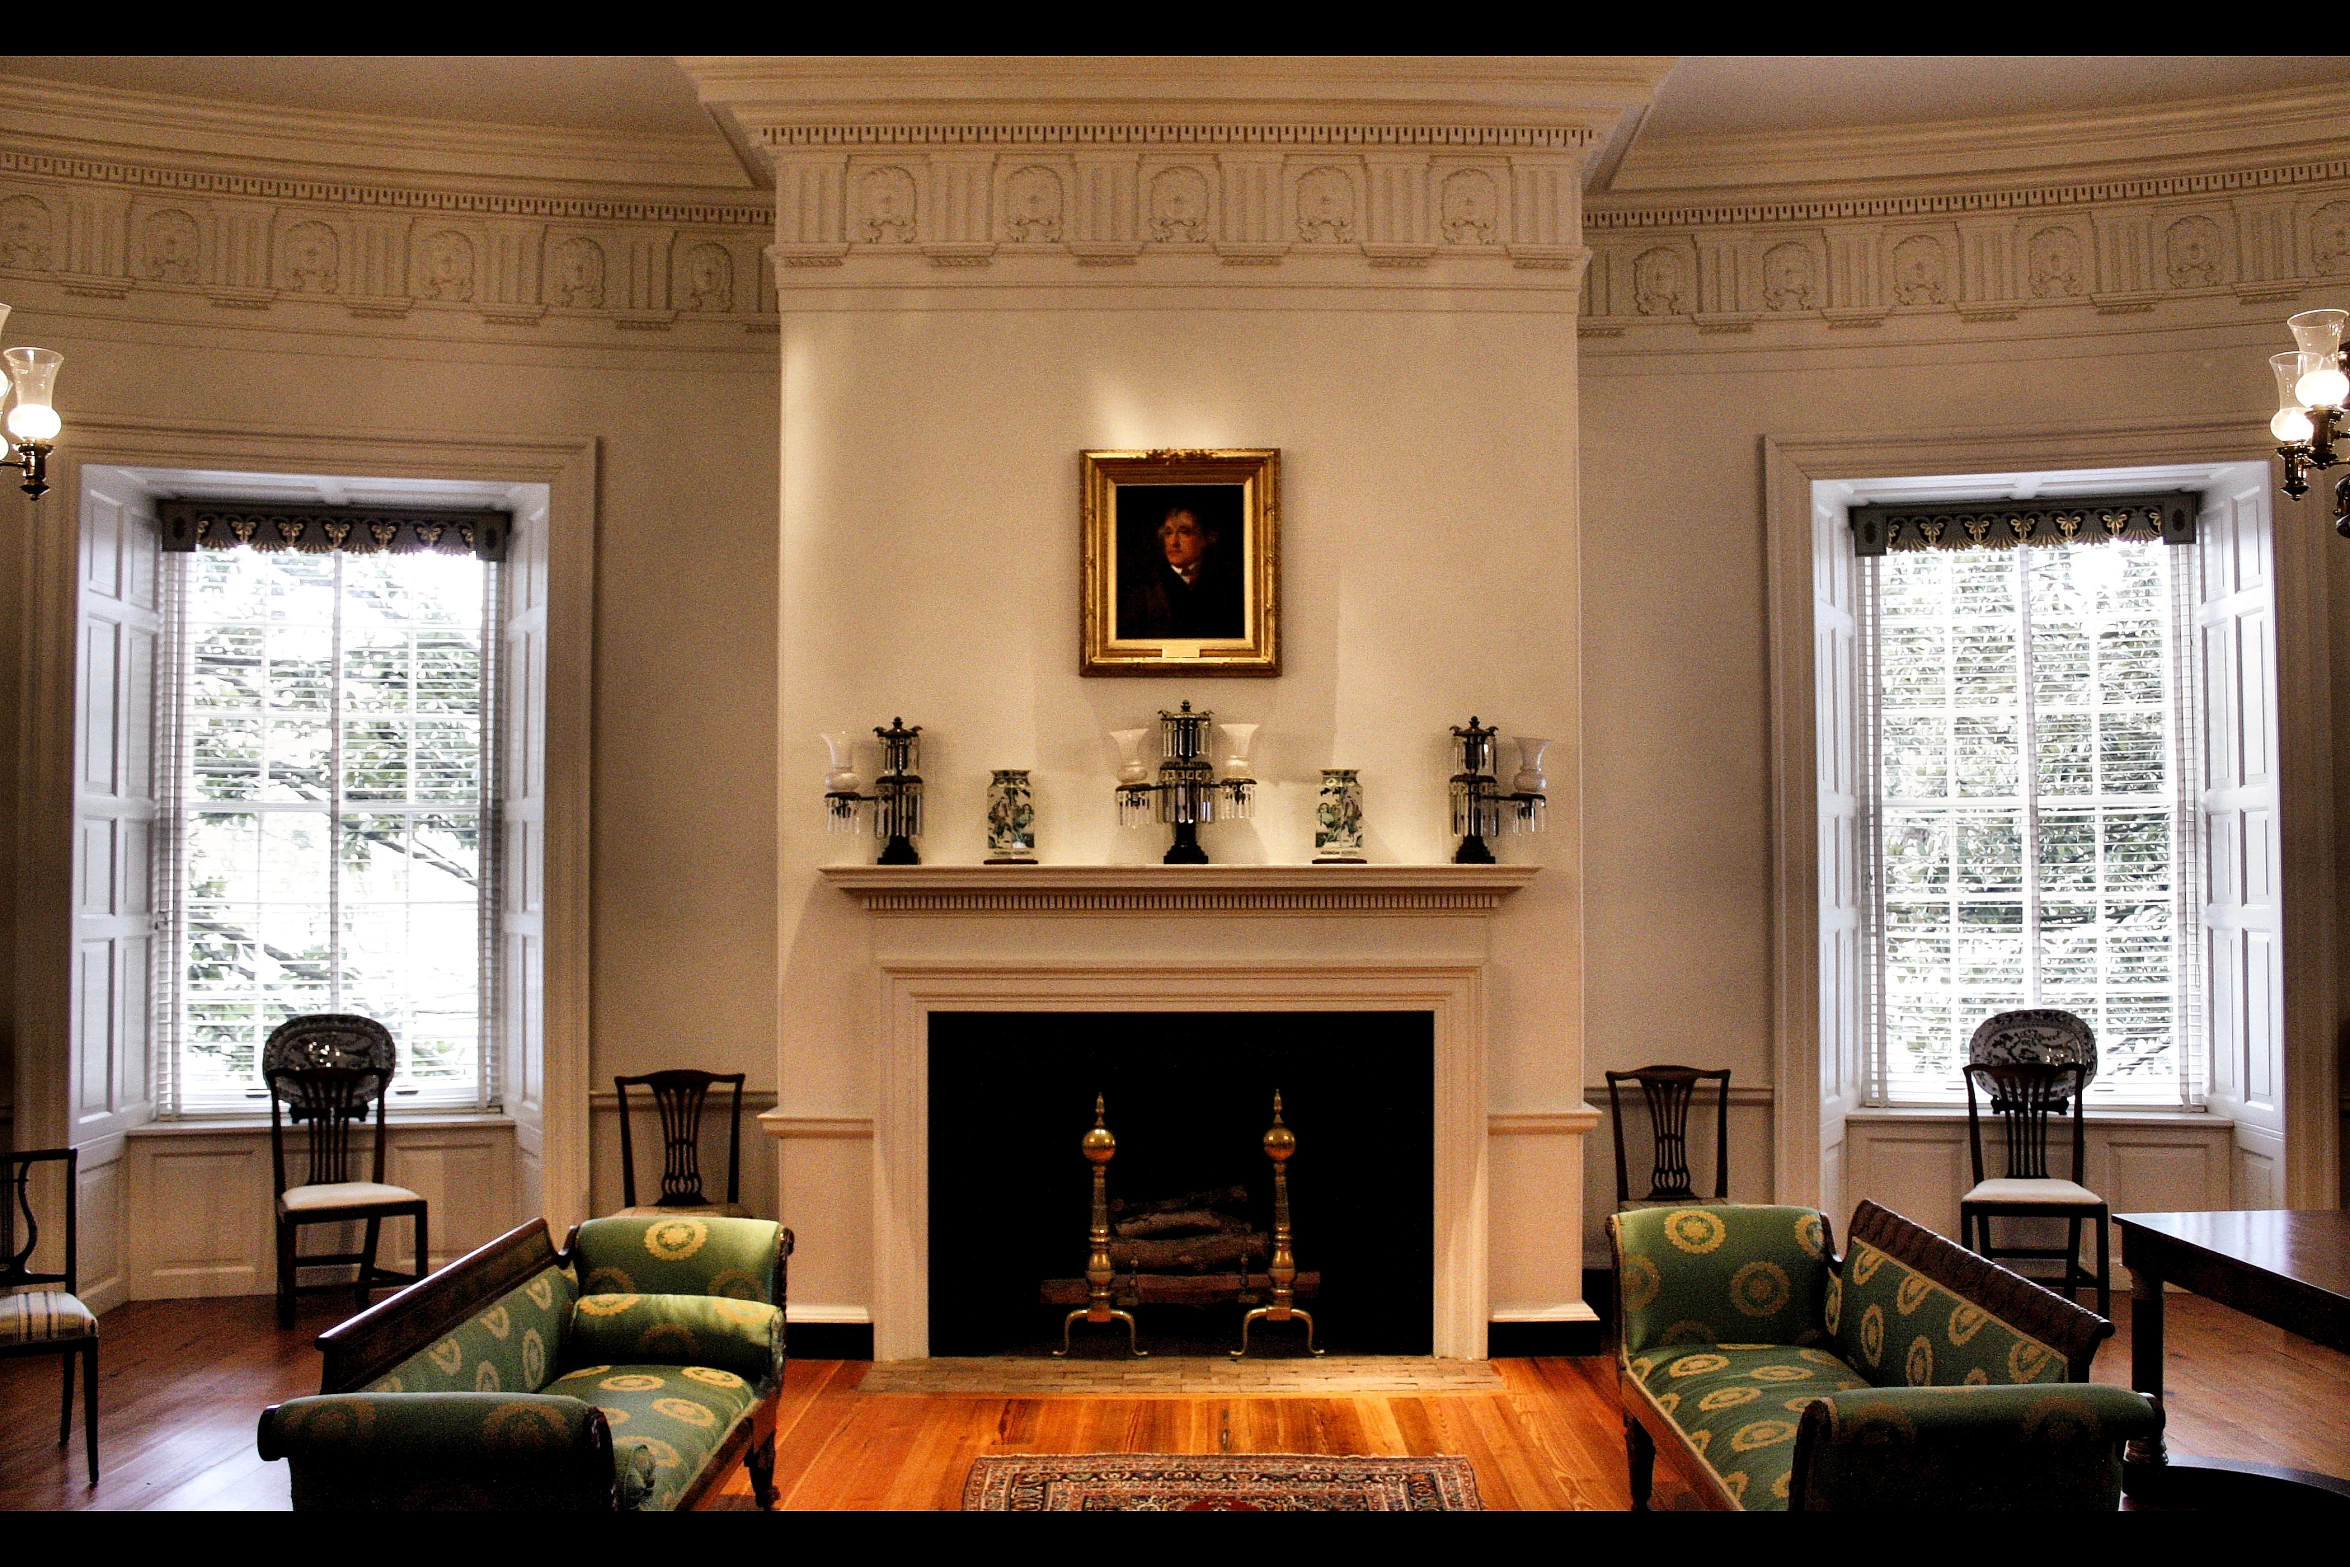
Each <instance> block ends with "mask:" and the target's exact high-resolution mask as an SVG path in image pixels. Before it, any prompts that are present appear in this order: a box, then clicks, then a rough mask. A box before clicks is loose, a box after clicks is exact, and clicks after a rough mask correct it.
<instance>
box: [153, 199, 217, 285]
mask: <svg viewBox="0 0 2350 1567" xmlns="http://www.w3.org/2000/svg"><path fill="white" fill-rule="evenodd" d="M202 242H203V241H202V236H201V234H200V232H199V230H198V229H197V227H196V220H195V219H194V218H191V217H189V216H188V215H187V214H186V213H184V212H182V211H180V210H179V208H177V207H166V208H164V209H163V210H162V211H161V212H150V213H148V214H147V216H146V219H145V221H143V222H142V223H140V225H139V252H140V254H141V256H142V257H144V258H145V259H144V264H143V265H142V267H141V269H140V271H141V275H142V276H144V277H145V278H146V279H147V280H148V281H149V282H151V283H193V282H195V281H196V252H197V248H198V247H199V246H200V245H201V244H202Z"/></svg>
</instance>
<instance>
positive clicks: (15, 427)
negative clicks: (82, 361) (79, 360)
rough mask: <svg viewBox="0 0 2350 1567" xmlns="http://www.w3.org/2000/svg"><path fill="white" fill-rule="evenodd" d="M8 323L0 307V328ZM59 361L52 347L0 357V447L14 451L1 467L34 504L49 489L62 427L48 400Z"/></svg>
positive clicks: (4, 309)
mask: <svg viewBox="0 0 2350 1567" xmlns="http://www.w3.org/2000/svg"><path fill="white" fill-rule="evenodd" d="M7 324H8V307H7V306H6V305H0V327H4V326H6V325H7ZM64 363H65V356H64V355H63V354H61V353H59V352H57V350H55V349H54V348H11V349H10V350H8V351H7V352H6V353H4V354H0V367H5V368H4V369H0V408H5V409H6V412H5V413H0V430H4V431H5V432H6V439H5V441H4V442H0V444H5V445H6V446H7V447H8V448H9V449H10V450H11V451H13V452H15V453H16V456H15V457H14V458H10V459H0V468H14V469H15V470H17V471H18V472H19V473H21V474H23V475H24V483H23V484H21V485H19V486H18V488H20V489H22V490H23V491H24V492H25V494H27V495H29V496H31V497H32V498H33V499H34V500H39V499H40V498H41V497H42V496H43V495H45V494H47V493H48V491H49V453H50V452H51V451H53V450H55V448H56V444H57V432H58V431H59V430H60V429H61V428H63V424H62V421H60V420H59V419H58V417H57V410H56V408H55V407H53V406H52V405H51V403H50V396H51V394H52V393H53V392H54V391H55V390H56V386H57V372H58V370H59V368H60V367H61V366H63V365H64Z"/></svg>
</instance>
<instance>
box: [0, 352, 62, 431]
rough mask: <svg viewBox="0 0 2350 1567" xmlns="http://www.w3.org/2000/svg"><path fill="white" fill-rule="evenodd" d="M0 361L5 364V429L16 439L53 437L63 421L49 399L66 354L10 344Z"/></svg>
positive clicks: (0, 356) (0, 355)
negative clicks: (6, 391) (6, 368)
mask: <svg viewBox="0 0 2350 1567" xmlns="http://www.w3.org/2000/svg"><path fill="white" fill-rule="evenodd" d="M0 362H4V363H5V364H6V365H7V367H8V395H9V408H8V433H9V434H10V435H11V436H13V437H14V438H15V439H17V440H19V441H51V440H55V439H56V438H57V432H58V430H59V429H61V428H62V427H63V422H62V421H61V420H59V418H58V417H57V410H56V409H54V408H52V407H50V406H49V399H50V396H51V395H52V393H53V392H54V391H55V389H56V385H57V369H58V367H59V366H60V365H62V364H64V363H65V356H64V355H63V354H61V353H59V352H58V351H57V350H56V349H54V348H11V349H10V350H8V352H6V353H5V354H0Z"/></svg>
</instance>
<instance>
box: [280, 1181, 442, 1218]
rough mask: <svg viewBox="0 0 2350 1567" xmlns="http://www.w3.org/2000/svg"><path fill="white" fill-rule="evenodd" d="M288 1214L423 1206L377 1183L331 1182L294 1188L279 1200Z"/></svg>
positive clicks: (413, 1196) (404, 1192)
mask: <svg viewBox="0 0 2350 1567" xmlns="http://www.w3.org/2000/svg"><path fill="white" fill-rule="evenodd" d="M279 1200H280V1201H282V1202H283V1203H284V1204H285V1205H286V1211H287V1212H288V1213H319V1212H324V1211H326V1210H329V1209H334V1208H370V1207H373V1206H375V1205H376V1204H377V1203H386V1202H422V1201H424V1199H423V1198H422V1197H420V1196H418V1195H417V1194H416V1193H414V1192H412V1191H410V1190H409V1189H408V1188H407V1187H405V1186H385V1185H382V1184H381V1183H379V1182H376V1181H332V1182H328V1183H326V1184H324V1185H320V1186H295V1187H290V1188H288V1189H287V1191H286V1194H285V1196H284V1197H282V1198H281V1199H279Z"/></svg>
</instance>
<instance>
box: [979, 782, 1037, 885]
mask: <svg viewBox="0 0 2350 1567" xmlns="http://www.w3.org/2000/svg"><path fill="white" fill-rule="evenodd" d="M987 863H988V864H990V865H1034V864H1035V863H1036V797H1035V796H1034V795H1033V794H1031V793H1030V792H1029V788H1028V769H1026V768H1025V767H999V768H997V769H996V770H995V771H993V772H991V773H989V774H988V775H987Z"/></svg>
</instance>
